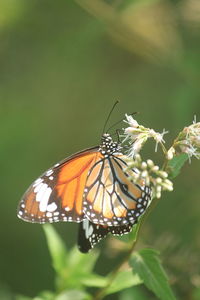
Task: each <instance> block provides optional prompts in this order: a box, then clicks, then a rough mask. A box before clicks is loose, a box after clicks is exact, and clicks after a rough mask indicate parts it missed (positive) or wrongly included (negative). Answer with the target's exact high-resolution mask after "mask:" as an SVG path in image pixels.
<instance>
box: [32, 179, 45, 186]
mask: <svg viewBox="0 0 200 300" xmlns="http://www.w3.org/2000/svg"><path fill="white" fill-rule="evenodd" d="M42 181H43V179H42V178H38V179H37V180H36V181H35V182H34V184H33V186H34V187H35V186H36V185H38V184H40V183H41V182H42Z"/></svg>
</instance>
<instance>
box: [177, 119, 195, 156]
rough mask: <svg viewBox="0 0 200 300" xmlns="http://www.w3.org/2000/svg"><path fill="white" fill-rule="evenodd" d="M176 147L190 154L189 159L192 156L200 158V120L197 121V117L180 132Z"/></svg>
mask: <svg viewBox="0 0 200 300" xmlns="http://www.w3.org/2000/svg"><path fill="white" fill-rule="evenodd" d="M174 148H179V149H180V151H181V152H182V153H186V154H188V157H189V159H191V157H192V156H195V157H196V158H197V159H200V122H198V123H197V122H196V117H195V118H194V121H193V123H192V124H191V125H189V126H188V127H185V128H184V129H183V130H182V131H181V132H180V133H179V135H178V137H177V139H176V140H175V143H174Z"/></svg>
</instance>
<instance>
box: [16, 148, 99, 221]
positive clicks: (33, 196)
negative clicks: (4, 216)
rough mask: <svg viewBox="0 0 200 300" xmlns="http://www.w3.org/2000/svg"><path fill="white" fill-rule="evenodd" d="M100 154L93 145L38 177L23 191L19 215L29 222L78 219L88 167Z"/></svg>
mask: <svg viewBox="0 0 200 300" xmlns="http://www.w3.org/2000/svg"><path fill="white" fill-rule="evenodd" d="M101 159H102V155H101V154H100V152H98V151H97V149H96V148H91V149H89V150H86V151H83V152H80V153H78V154H75V155H74V156H72V157H70V158H68V159H66V160H64V161H62V162H60V163H58V164H56V165H55V166H54V167H53V168H51V169H49V170H48V171H46V172H45V173H44V174H43V175H42V176H41V177H39V178H38V179H37V180H36V181H35V182H34V183H33V184H32V185H31V186H30V187H29V188H28V190H27V191H26V193H25V194H24V196H23V198H22V200H21V202H20V204H19V207H18V216H19V217H20V218H21V219H23V220H25V221H28V222H33V223H46V222H58V221H74V222H80V221H82V220H83V219H84V215H83V204H82V203H83V202H82V200H83V193H84V188H85V182H86V178H87V175H88V172H89V170H90V169H91V166H92V165H94V164H95V163H96V162H97V161H98V160H101Z"/></svg>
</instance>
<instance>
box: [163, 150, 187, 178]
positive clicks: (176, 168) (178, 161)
mask: <svg viewBox="0 0 200 300" xmlns="http://www.w3.org/2000/svg"><path fill="white" fill-rule="evenodd" d="M187 160H188V155H187V154H186V153H182V154H179V155H177V156H175V157H174V158H172V160H170V161H169V162H168V165H167V171H168V172H169V178H175V177H176V176H177V175H178V174H179V173H180V170H181V168H182V167H183V165H184V164H185V162H186V161H187Z"/></svg>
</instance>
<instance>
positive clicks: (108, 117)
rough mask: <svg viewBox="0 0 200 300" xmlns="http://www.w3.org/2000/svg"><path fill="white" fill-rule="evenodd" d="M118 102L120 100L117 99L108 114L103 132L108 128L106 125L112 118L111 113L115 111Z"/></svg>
mask: <svg viewBox="0 0 200 300" xmlns="http://www.w3.org/2000/svg"><path fill="white" fill-rule="evenodd" d="M118 103H119V101H118V100H117V101H116V102H115V103H114V105H113V107H112V108H111V110H110V112H109V114H108V116H107V119H106V122H105V124H104V127H103V132H102V134H103V133H104V132H105V129H106V126H107V124H108V121H109V119H110V116H111V114H112V112H113V110H114V108H115V106H116V105H117V104H118ZM107 131H108V130H107Z"/></svg>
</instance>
